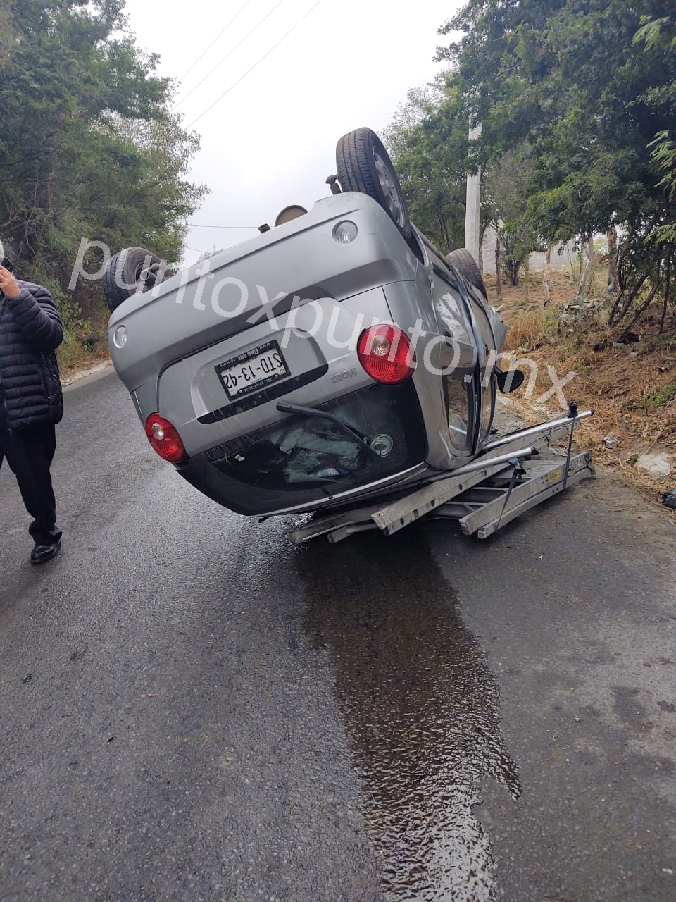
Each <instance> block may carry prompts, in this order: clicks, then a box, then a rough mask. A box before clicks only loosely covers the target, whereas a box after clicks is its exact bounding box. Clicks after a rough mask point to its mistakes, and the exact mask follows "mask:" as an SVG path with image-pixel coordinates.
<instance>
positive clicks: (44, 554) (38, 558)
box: [31, 539, 61, 564]
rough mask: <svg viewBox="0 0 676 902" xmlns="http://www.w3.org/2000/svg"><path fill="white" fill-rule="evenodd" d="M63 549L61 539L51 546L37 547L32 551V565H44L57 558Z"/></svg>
mask: <svg viewBox="0 0 676 902" xmlns="http://www.w3.org/2000/svg"><path fill="white" fill-rule="evenodd" d="M60 549H61V539H59V541H58V542H53V543H52V544H51V545H36V546H35V548H34V549H33V550H32V551H31V564H44V563H45V562H46V561H50V560H51V559H52V558H53V557H56V556H57V554H58V553H59V550H60Z"/></svg>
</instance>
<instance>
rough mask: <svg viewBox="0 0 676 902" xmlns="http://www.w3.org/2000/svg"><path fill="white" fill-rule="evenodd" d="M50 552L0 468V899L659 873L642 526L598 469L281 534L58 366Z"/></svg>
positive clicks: (661, 832) (107, 385)
mask: <svg viewBox="0 0 676 902" xmlns="http://www.w3.org/2000/svg"><path fill="white" fill-rule="evenodd" d="M66 405H67V412H66V418H65V421H64V423H63V424H62V426H61V427H59V449H58V456H57V461H56V465H55V482H56V486H57V495H58V501H59V503H60V511H61V525H62V527H63V528H64V532H65V535H64V548H63V552H62V555H61V556H60V557H59V558H58V559H57V560H55V561H53V562H51V563H50V564H48V565H46V566H45V567H44V568H40V569H37V570H36V569H34V568H31V567H30V565H29V564H28V563H27V562H26V558H27V554H28V552H29V550H30V544H29V540H28V536H27V533H26V531H25V529H26V526H27V522H26V517H25V514H24V512H23V509H22V507H21V502H20V498H19V495H18V491H17V489H16V486H15V484H14V482H13V479H12V477H11V474H10V473H9V472H7V471H6V470H5V469H4V468H3V469H2V470H1V471H0V530H1V531H0V534H1V535H2V536H3V543H2V548H1V550H0V567H1V570H0V573H1V582H0V705H1V707H0V743H1V748H0V898H2V899H3V900H12V902H27V900H37V899H40V900H42V899H44V900H49V902H57V900H58V902H60V900H64V902H65V900H69V902H70V900H87V902H90V900H92V902H93V900H96V902H98V900H101V902H112V900H115V902H118V900H119V902H122V900H125V902H128V900H139V902H141V900H144V902H145V900H148V902H150V900H153V902H154V900H157V902H160V900H161V902H165V900H166V902H168V900H189V902H197V900H209V902H211V900H219V902H221V900H223V902H235V900H237V902H249V900H251V902H253V900H259V899H265V900H270V899H274V900H293V902H338V900H345V902H348V900H349V902H361V900H364V902H370V900H374V902H375V900H379V902H381V900H382V902H394V900H461V902H464V900H467V902H470V900H494V899H495V900H497V899H505V900H510V902H511V900H513V902H530V900H533V902H545V900H558V902H595V900H599V902H601V900H603V902H607V900H627V902H630V900H631V902H639V900H676V774H674V760H675V759H674V738H675V737H676V647H675V638H676V592H675V591H674V588H673V587H674V576H675V575H676V574H675V570H676V564H675V563H674V554H673V552H674V540H675V539H676V533H675V532H674V529H673V527H672V526H671V524H669V523H668V522H666V521H665V520H663V519H662V518H659V517H658V516H657V514H656V512H654V511H652V510H650V509H649V507H648V506H647V505H645V504H644V502H642V501H641V500H640V499H637V498H636V497H635V496H633V495H632V494H631V493H629V492H628V491H627V490H621V489H619V488H618V487H617V486H616V485H614V484H613V483H611V482H609V481H607V480H606V479H597V480H595V481H594V482H590V483H585V484H583V485H582V486H580V487H577V488H575V489H573V490H572V491H570V492H568V493H567V494H566V495H565V496H564V497H562V498H559V499H555V500H554V501H553V502H551V503H549V504H548V505H546V506H544V507H542V508H540V510H538V511H535V512H533V513H532V514H531V515H529V516H526V517H523V518H521V519H520V520H518V521H515V522H514V523H513V524H510V525H509V526H508V527H506V528H505V529H504V530H502V531H501V533H500V534H499V535H497V536H495V537H494V538H493V539H490V540H487V541H485V542H478V541H470V540H467V539H465V538H463V537H462V536H460V535H459V534H457V533H455V532H453V531H452V530H450V529H449V528H448V527H447V526H442V525H440V524H429V525H425V526H419V527H416V528H410V529H408V530H405V531H404V532H403V533H402V534H400V535H398V536H395V537H393V538H391V539H384V538H382V537H380V536H378V535H373V534H365V535H361V536H355V537H353V538H351V539H349V540H347V541H345V542H344V543H341V544H339V545H336V546H331V545H329V544H328V543H327V542H326V541H325V540H317V541H316V542H314V543H311V544H309V545H307V546H304V547H303V548H300V549H295V548H294V547H293V546H292V545H291V544H290V543H289V542H288V540H287V538H286V535H287V532H288V530H289V528H290V526H291V525H292V522H293V521H291V520H288V521H282V520H273V521H269V522H266V523H264V524H262V525H259V524H257V523H256V522H255V521H251V522H250V521H248V520H245V519H243V518H240V517H237V516H236V515H234V514H230V513H228V512H227V511H224V510H222V509H221V508H219V507H217V506H216V505H214V504H213V503H212V502H210V501H208V500H207V499H206V498H204V497H202V496H201V495H199V494H198V493H197V492H196V491H195V490H194V489H192V488H191V487H190V486H188V485H187V484H185V483H184V482H183V481H182V480H181V479H180V478H179V477H178V476H177V475H176V474H175V473H174V471H173V469H172V468H171V467H169V466H167V465H165V464H163V463H162V461H160V460H159V458H157V457H155V455H154V454H153V452H152V451H151V450H150V448H149V447H148V446H147V443H146V440H145V437H144V436H143V433H142V430H141V427H140V424H139V422H138V420H137V418H136V415H135V413H134V411H133V408H132V405H131V402H130V400H129V399H128V397H126V395H125V392H124V389H123V388H122V386H121V385H119V383H118V382H117V380H116V379H115V377H114V375H112V374H110V375H107V376H105V377H104V378H102V379H95V380H93V381H91V382H89V383H85V384H81V385H79V386H76V387H74V388H73V389H72V390H70V391H68V392H67V395H66Z"/></svg>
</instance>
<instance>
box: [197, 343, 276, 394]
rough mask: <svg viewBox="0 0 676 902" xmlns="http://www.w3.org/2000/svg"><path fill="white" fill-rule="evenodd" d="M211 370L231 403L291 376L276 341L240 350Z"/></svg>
mask: <svg viewBox="0 0 676 902" xmlns="http://www.w3.org/2000/svg"><path fill="white" fill-rule="evenodd" d="M215 370H216V374H217V375H218V378H219V379H220V380H221V383H222V385H223V388H224V389H225V393H226V394H227V396H228V398H229V399H230V400H231V401H234V400H235V399H236V398H241V397H242V396H243V395H248V394H250V393H251V392H255V391H260V390H261V389H262V388H266V387H267V386H268V385H272V384H273V383H274V382H279V381H280V379H286V377H287V376H290V375H291V374H290V372H289V368H288V367H287V365H286V361H285V360H284V355H283V354H282V351H281V349H280V347H279V345H278V343H277V342H276V341H268V342H266V343H265V344H264V345H259V346H258V347H257V348H251V350H250V351H244V352H243V353H242V354H238V355H237V357H232V358H231V359H230V360H226V361H225V363H219V364H218V366H216V367H215Z"/></svg>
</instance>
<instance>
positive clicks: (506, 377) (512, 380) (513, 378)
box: [495, 366, 526, 394]
mask: <svg viewBox="0 0 676 902" xmlns="http://www.w3.org/2000/svg"><path fill="white" fill-rule="evenodd" d="M495 376H496V379H497V382H498V388H499V389H500V391H501V392H503V393H505V394H506V393H507V392H511V391H516V390H517V388H520V387H521V386H522V385H523V380H524V379H525V378H526V377H525V376H524V374H523V372H522V371H521V370H507V372H506V373H505V372H503V371H502V370H501V369H498V367H497V366H496V367H495Z"/></svg>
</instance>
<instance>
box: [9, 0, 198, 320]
mask: <svg viewBox="0 0 676 902" xmlns="http://www.w3.org/2000/svg"><path fill="white" fill-rule="evenodd" d="M123 8H124V0H91V2H87V0H51V2H48V3H45V2H43V0H40V2H38V0H13V2H12V0H10V2H9V3H8V2H7V0H4V2H3V5H2V7H0V109H2V111H3V115H2V117H1V118H0V161H1V162H0V234H1V235H2V237H3V240H4V241H5V244H6V245H8V246H9V248H10V256H11V257H12V259H13V261H14V263H15V268H16V270H17V275H19V276H20V277H24V278H31V279H33V280H35V281H39V282H41V283H43V284H45V285H46V286H48V287H50V288H51V289H52V290H53V291H54V292H55V294H56V296H57V297H58V298H61V299H62V302H63V303H64V304H65V301H64V300H63V298H64V291H63V286H65V285H67V284H68V282H69V280H70V274H71V269H72V267H73V263H74V261H75V258H76V254H77V251H78V247H79V245H80V241H81V239H82V238H83V237H85V238H87V239H89V240H99V241H103V242H104V243H105V244H106V245H108V246H109V247H110V249H111V252H113V253H114V252H115V251H117V250H119V249H120V248H121V247H123V246H126V245H139V244H140V245H145V246H147V247H148V248H149V249H150V250H151V251H153V252H155V253H157V254H159V255H160V256H162V257H164V258H165V259H167V260H168V261H170V262H173V261H175V260H177V259H178V257H179V256H180V252H181V246H182V239H183V235H184V231H185V222H186V218H187V217H188V216H189V215H191V213H192V211H193V210H194V209H195V208H196V206H197V205H198V204H199V202H200V198H201V197H202V195H203V193H204V190H205V189H204V188H202V187H199V186H195V185H192V184H190V183H189V182H188V181H187V180H186V178H185V176H186V172H187V168H188V164H189V161H190V158H191V157H192V155H193V154H194V153H195V152H196V150H197V149H198V140H197V138H196V136H195V135H191V134H188V133H186V132H185V131H184V130H183V129H182V128H181V124H180V122H179V120H178V118H177V117H175V116H172V115H171V113H170V103H171V96H172V86H171V83H170V82H169V81H168V80H166V79H161V78H159V77H157V76H156V75H155V68H156V65H157V57H156V56H154V55H145V54H143V53H142V52H141V51H140V50H139V49H138V48H137V47H136V46H135V43H134V39H133V36H131V35H130V34H129V33H128V32H127V31H126V21H125V18H124V15H123ZM93 269H96V265H95V264H94V265H93ZM100 291H101V290H100V286H99V285H98V284H97V283H95V282H92V281H85V280H82V279H81V280H80V281H79V283H78V285H77V287H76V289H75V293H74V296H73V299H72V300H73V301H74V303H76V304H78V305H79V306H80V307H81V309H82V311H83V312H84V315H85V318H86V319H88V320H90V319H91V318H92V317H95V316H96V315H98V313H99V312H100V306H99V305H100ZM65 309H66V308H65V307H64V310H65ZM67 318H68V317H67ZM71 319H73V318H72V317H71ZM75 320H77V317H75V318H74V319H73V321H75Z"/></svg>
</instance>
